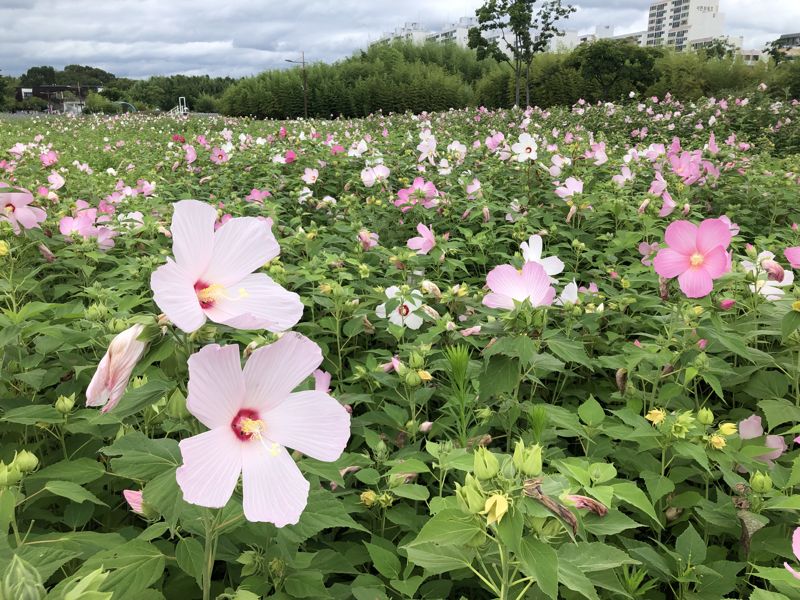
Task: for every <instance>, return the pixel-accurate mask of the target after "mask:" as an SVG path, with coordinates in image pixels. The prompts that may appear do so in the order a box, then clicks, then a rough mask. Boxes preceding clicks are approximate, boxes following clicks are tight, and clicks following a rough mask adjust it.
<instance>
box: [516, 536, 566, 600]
mask: <svg viewBox="0 0 800 600" xmlns="http://www.w3.org/2000/svg"><path fill="white" fill-rule="evenodd" d="M517 558H518V559H519V561H520V568H521V569H522V572H523V573H525V575H527V576H528V577H532V578H533V579H534V580H535V581H536V584H537V585H538V586H539V589H541V590H542V593H543V594H545V595H546V596H548V597H549V598H553V599H554V600H555V599H556V598H558V579H559V562H558V555H557V554H556V551H555V550H553V548H552V547H551V546H549V545H548V544H546V543H544V542H542V541H540V540H537V539H534V538H524V539H523V540H521V541H520V544H519V551H518V552H517Z"/></svg>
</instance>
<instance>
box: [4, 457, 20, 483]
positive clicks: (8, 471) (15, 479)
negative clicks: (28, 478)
mask: <svg viewBox="0 0 800 600" xmlns="http://www.w3.org/2000/svg"><path fill="white" fill-rule="evenodd" d="M21 479H22V473H20V472H19V469H18V468H17V467H15V466H14V465H13V464H10V465H7V464H5V463H2V462H0V487H8V486H11V485H16V484H18V483H19V482H20V480H21Z"/></svg>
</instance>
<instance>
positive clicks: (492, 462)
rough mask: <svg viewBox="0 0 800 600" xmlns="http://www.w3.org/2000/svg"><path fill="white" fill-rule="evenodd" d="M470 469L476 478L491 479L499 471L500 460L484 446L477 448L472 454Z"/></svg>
mask: <svg viewBox="0 0 800 600" xmlns="http://www.w3.org/2000/svg"><path fill="white" fill-rule="evenodd" d="M472 470H473V472H474V473H475V477H477V478H478V479H491V478H492V477H494V476H495V475H497V473H498V472H499V471H500V461H498V460H497V457H496V456H495V455H494V454H492V453H491V452H489V451H488V450H487V449H486V448H483V447H481V448H478V449H477V450H476V451H475V454H474V455H473V463H472Z"/></svg>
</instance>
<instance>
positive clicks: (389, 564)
mask: <svg viewBox="0 0 800 600" xmlns="http://www.w3.org/2000/svg"><path fill="white" fill-rule="evenodd" d="M364 545H365V546H366V547H367V552H369V557H370V558H371V559H372V564H373V565H374V566H375V568H376V569H377V570H378V573H380V574H381V575H383V576H384V577H386V579H397V578H398V577H400V569H401V566H400V559H399V558H397V555H396V554H395V553H394V552H392V551H390V550H387V549H386V548H383V547H381V546H376V545H375V544H370V543H369V542H364Z"/></svg>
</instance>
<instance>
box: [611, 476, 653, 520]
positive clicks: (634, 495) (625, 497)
mask: <svg viewBox="0 0 800 600" xmlns="http://www.w3.org/2000/svg"><path fill="white" fill-rule="evenodd" d="M614 495H615V496H616V497H617V498H619V499H620V500H622V501H623V502H627V503H628V504H630V505H631V506H634V507H636V508H638V509H639V510H641V511H642V512H643V513H644V514H646V515H647V516H648V517H650V518H651V519H653V522H654V523H655V524H656V527H658V528H659V529H661V523H660V522H659V520H658V517H657V516H656V511H655V509H654V508H653V505H652V504H651V503H650V499H649V498H648V497H647V495H646V494H645V493H644V492H643V491H642V490H641V489H640V488H639V486H637V485H636V484H635V483H633V482H632V481H626V482H623V483H615V484H614Z"/></svg>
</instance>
